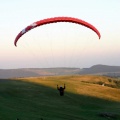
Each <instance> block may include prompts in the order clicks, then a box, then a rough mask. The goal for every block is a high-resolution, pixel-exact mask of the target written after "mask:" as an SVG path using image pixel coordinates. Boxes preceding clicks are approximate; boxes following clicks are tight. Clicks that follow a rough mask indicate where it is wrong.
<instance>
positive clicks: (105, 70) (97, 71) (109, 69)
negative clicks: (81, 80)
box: [0, 65, 120, 78]
mask: <svg viewBox="0 0 120 120" xmlns="http://www.w3.org/2000/svg"><path fill="white" fill-rule="evenodd" d="M75 74H80V75H85V74H92V75H106V76H113V77H119V76H120V66H107V65H94V66H92V67H90V68H83V69H80V68H21V69H0V78H17V77H39V76H57V75H75Z"/></svg>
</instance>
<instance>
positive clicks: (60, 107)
mask: <svg viewBox="0 0 120 120" xmlns="http://www.w3.org/2000/svg"><path fill="white" fill-rule="evenodd" d="M93 78H95V79H93ZM93 78H92V79H93V81H94V80H95V81H96V77H93ZM87 79H88V80H89V79H91V77H89V76H87ZM97 79H98V81H99V80H103V81H105V80H107V79H106V78H105V79H104V78H98V77H97ZM84 80H86V79H85V77H80V76H63V77H45V78H44V77H43V78H22V79H16V80H15V79H14V80H2V81H0V120H16V118H19V119H20V120H41V118H43V120H120V102H119V100H120V98H118V99H115V98H114V97H113V98H112V95H113V94H112V93H111V92H109V91H112V90H113V93H114V94H115V93H116V94H118V91H120V89H116V88H111V87H106V86H105V87H104V89H103V90H104V91H105V92H103V90H99V91H98V89H97V88H99V87H101V86H99V85H96V84H92V83H84V82H83V81H84ZM64 83H65V84H66V87H67V88H66V91H65V95H64V96H62V97H61V96H59V93H58V91H57V90H56V85H57V84H59V85H60V84H62V85H63V84H64ZM90 85H91V86H92V89H93V88H94V91H96V92H95V93H96V95H94V94H95V93H94V92H91V91H89V90H88V87H89V86H90ZM96 86H97V87H96ZM82 87H84V88H85V87H86V89H84V91H85V94H84V92H83V91H82ZM78 89H79V90H78ZM86 91H87V93H86ZM97 91H98V93H97ZM100 91H102V92H103V96H102V95H101V94H100V93H99V92H100ZM119 93H120V92H119ZM97 94H100V95H101V96H102V97H100V98H99V97H98V95H97ZM104 94H109V96H110V97H107V96H106V97H104ZM118 97H119V96H118ZM108 114H110V115H108Z"/></svg>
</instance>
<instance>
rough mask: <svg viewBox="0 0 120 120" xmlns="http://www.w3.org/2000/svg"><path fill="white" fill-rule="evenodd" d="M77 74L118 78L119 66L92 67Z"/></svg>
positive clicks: (119, 74) (119, 73)
mask: <svg viewBox="0 0 120 120" xmlns="http://www.w3.org/2000/svg"><path fill="white" fill-rule="evenodd" d="M79 74H99V75H107V76H120V66H108V65H94V66H92V67H90V68H83V69H82V71H80V72H79Z"/></svg>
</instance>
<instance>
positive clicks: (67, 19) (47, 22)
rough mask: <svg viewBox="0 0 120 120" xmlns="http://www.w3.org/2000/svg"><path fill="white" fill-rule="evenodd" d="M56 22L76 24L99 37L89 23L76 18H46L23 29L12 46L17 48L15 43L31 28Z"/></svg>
mask: <svg viewBox="0 0 120 120" xmlns="http://www.w3.org/2000/svg"><path fill="white" fill-rule="evenodd" d="M57 22H70V23H76V24H78V25H83V26H85V27H87V28H89V29H91V30H93V31H94V32H95V33H96V34H97V35H98V37H99V39H100V37H101V35H100V32H99V31H98V30H97V29H96V28H95V27H94V26H93V25H91V24H90V23H88V22H85V21H83V20H81V19H78V18H73V17H54V18H47V19H43V20H39V21H37V22H34V23H33V24H31V25H29V26H27V27H26V28H25V29H23V30H22V31H21V32H20V33H19V34H18V35H17V37H16V38H15V41H14V45H15V46H17V42H18V40H19V38H20V37H21V36H22V35H24V34H25V33H26V32H28V31H30V30H31V29H33V28H36V27H38V26H41V25H45V24H50V23H57Z"/></svg>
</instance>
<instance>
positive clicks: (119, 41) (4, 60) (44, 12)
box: [0, 0, 120, 69]
mask: <svg viewBox="0 0 120 120" xmlns="http://www.w3.org/2000/svg"><path fill="white" fill-rule="evenodd" d="M119 6H120V1H119V0H99V1H98V0H3V1H0V21H1V25H0V26H1V30H0V31H1V32H0V36H1V37H0V69H14V68H49V67H77V68H88V67H91V66H93V65H96V64H103V65H111V66H120V62H119V60H120V34H119V32H120V7H119ZM59 16H66V17H74V18H79V19H82V20H84V21H86V22H89V23H90V24H92V25H94V26H95V27H96V28H97V29H98V30H99V31H100V33H101V39H100V40H99V38H98V36H97V35H96V34H95V32H93V31H92V30H90V29H88V28H86V27H84V26H82V25H78V24H74V23H66V22H62V23H54V24H53V23H52V24H49V25H43V26H40V27H37V28H35V29H33V30H31V31H29V32H28V33H26V34H25V35H23V36H22V37H21V38H20V39H19V41H18V43H17V47H15V46H14V40H15V37H16V36H17V34H18V33H19V32H20V31H21V30H23V29H24V28H25V27H26V26H28V25H30V24H32V23H33V22H36V21H39V20H42V19H46V18H51V17H59Z"/></svg>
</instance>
